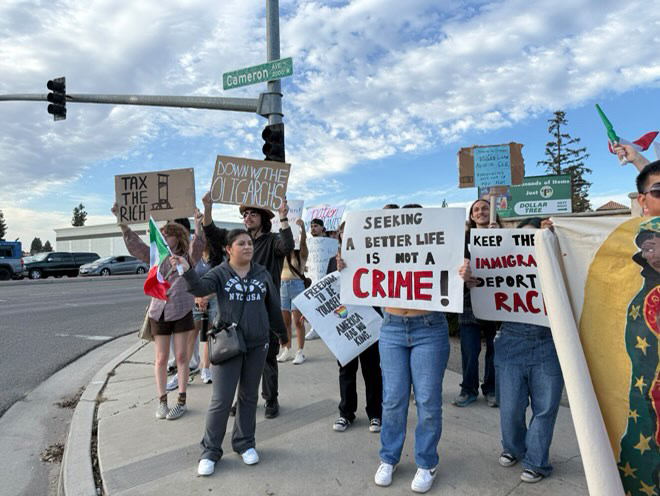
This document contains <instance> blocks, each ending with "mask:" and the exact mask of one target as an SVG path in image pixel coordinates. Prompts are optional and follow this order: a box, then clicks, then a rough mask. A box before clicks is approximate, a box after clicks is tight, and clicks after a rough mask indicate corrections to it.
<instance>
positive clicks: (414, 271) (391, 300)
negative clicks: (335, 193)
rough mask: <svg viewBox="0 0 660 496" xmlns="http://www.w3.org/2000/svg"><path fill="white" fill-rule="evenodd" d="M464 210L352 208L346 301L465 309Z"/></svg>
mask: <svg viewBox="0 0 660 496" xmlns="http://www.w3.org/2000/svg"><path fill="white" fill-rule="evenodd" d="M464 245H465V209H463V208H410V209H397V210H367V211H359V212H349V213H348V214H347V217H346V226H345V227H344V241H343V244H342V250H341V256H342V258H343V259H344V261H345V263H346V268H345V269H344V270H342V272H341V297H342V303H345V304H353V305H376V306H389V307H398V308H410V309H420V310H437V311H446V312H462V311H463V280H462V279H461V278H460V276H459V275H458V270H459V268H460V267H461V265H462V264H463V254H464Z"/></svg>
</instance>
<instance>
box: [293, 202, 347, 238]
mask: <svg viewBox="0 0 660 496" xmlns="http://www.w3.org/2000/svg"><path fill="white" fill-rule="evenodd" d="M345 208H346V207H345V206H344V205H334V206H333V205H325V206H318V207H307V208H306V209H305V214H304V215H303V220H304V221H305V229H306V230H307V232H309V228H310V223H311V222H312V219H321V220H322V221H323V227H325V230H326V231H336V230H337V229H339V225H340V224H341V218H342V216H343V215H344V209H345Z"/></svg>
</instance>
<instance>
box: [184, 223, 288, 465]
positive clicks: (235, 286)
mask: <svg viewBox="0 0 660 496" xmlns="http://www.w3.org/2000/svg"><path fill="white" fill-rule="evenodd" d="M225 243H226V250H227V255H228V256H229V260H228V261H226V262H223V263H222V264H220V265H219V266H218V267H215V268H213V269H211V270H210V271H209V272H207V273H206V275H204V277H202V278H200V277H199V275H198V274H197V272H195V270H189V269H190V266H189V265H188V264H187V263H186V261H185V260H184V259H183V258H181V257H177V256H174V257H172V263H178V264H181V265H182V267H183V269H184V271H185V272H184V274H183V277H184V279H185V280H186V283H187V285H188V291H189V292H190V293H192V294H193V295H195V296H198V297H199V296H206V295H208V294H211V293H215V294H216V295H217V298H218V311H219V313H220V315H221V317H222V320H223V322H225V323H226V324H227V325H228V326H229V325H235V326H236V328H237V329H238V336H239V339H240V340H241V344H242V345H243V349H244V350H245V351H244V352H243V353H239V354H238V355H236V356H234V357H233V358H229V359H227V360H224V361H222V362H221V363H219V364H217V365H213V366H212V367H211V374H212V376H213V396H212V398H211V403H210V405H209V411H208V413H207V416H206V430H205V432H204V438H203V440H202V443H201V444H202V455H201V458H200V461H199V465H198V467H197V473H198V474H199V475H204V476H206V475H211V474H212V473H213V472H214V470H215V464H216V463H217V462H218V460H220V458H221V457H222V454H223V453H222V447H221V446H222V440H223V438H224V437H225V432H226V430H227V421H228V420H229V410H230V408H231V406H232V400H233V398H234V394H235V393H236V387H237V386H238V404H237V408H236V420H235V422H234V429H233V431H232V437H231V444H232V448H233V450H234V451H235V452H236V453H239V454H240V455H241V456H242V458H243V462H244V463H245V464H246V465H254V464H255V463H257V462H259V455H258V454H257V451H256V450H255V438H254V433H255V427H256V414H257V413H256V412H257V398H258V389H259V380H260V379H261V374H262V372H263V369H264V364H265V363H266V355H267V354H268V343H269V329H272V330H273V331H274V332H275V333H276V334H277V335H278V337H279V339H280V341H281V343H282V344H286V342H287V337H286V329H285V328H284V322H283V321H282V313H281V312H280V301H279V291H278V288H277V287H276V286H275V284H274V283H273V279H272V277H271V276H270V274H269V273H268V271H267V270H266V268H265V267H263V266H262V265H258V264H255V263H253V262H252V256H253V254H254V247H253V242H252V238H251V237H250V235H249V234H248V232H247V231H245V230H243V229H234V230H232V231H230V232H229V233H228V234H227V236H226V242H225ZM220 332H224V331H220Z"/></svg>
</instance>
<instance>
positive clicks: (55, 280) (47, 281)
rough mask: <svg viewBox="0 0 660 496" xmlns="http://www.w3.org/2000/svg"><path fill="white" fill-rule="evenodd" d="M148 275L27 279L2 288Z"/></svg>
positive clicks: (143, 276)
mask: <svg viewBox="0 0 660 496" xmlns="http://www.w3.org/2000/svg"><path fill="white" fill-rule="evenodd" d="M145 278H146V274H126V275H116V276H109V277H101V276H77V277H60V278H55V277H53V276H48V278H47V279H29V278H27V277H26V278H25V279H22V280H21V281H19V280H10V281H0V286H2V285H11V284H35V285H39V284H57V283H75V282H79V283H80V282H82V281H87V282H90V281H108V282H110V281H121V280H122V279H145Z"/></svg>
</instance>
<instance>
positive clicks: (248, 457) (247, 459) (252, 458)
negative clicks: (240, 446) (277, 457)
mask: <svg viewBox="0 0 660 496" xmlns="http://www.w3.org/2000/svg"><path fill="white" fill-rule="evenodd" d="M241 456H242V457H243V463H245V464H246V465H254V464H255V463H259V455H258V454H257V450H256V449H254V448H250V449H249V450H247V451H245V452H244V453H242V454H241Z"/></svg>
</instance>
